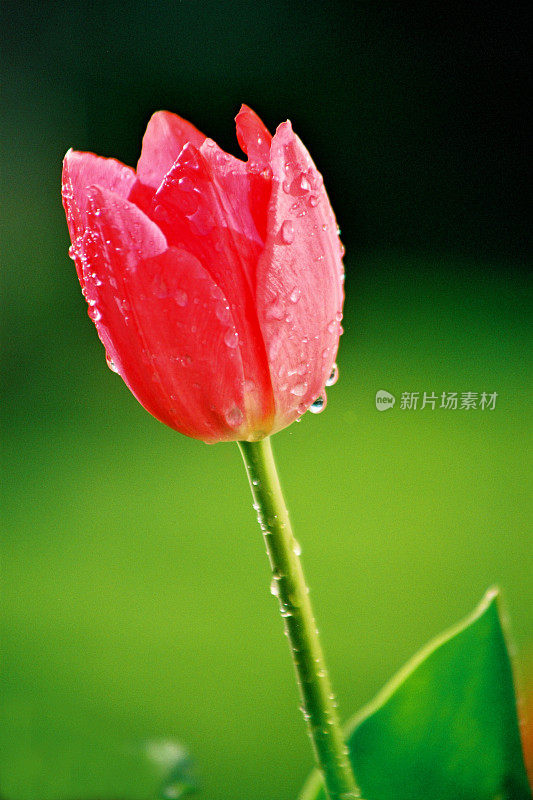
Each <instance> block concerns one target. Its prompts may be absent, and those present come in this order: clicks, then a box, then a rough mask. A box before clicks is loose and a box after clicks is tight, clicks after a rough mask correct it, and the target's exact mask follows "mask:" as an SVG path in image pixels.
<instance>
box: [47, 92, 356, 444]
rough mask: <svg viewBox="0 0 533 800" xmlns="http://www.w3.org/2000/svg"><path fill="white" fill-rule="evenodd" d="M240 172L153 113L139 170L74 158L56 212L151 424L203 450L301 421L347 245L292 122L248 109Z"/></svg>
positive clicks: (240, 129) (321, 363)
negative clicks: (197, 442) (61, 211)
mask: <svg viewBox="0 0 533 800" xmlns="http://www.w3.org/2000/svg"><path fill="white" fill-rule="evenodd" d="M236 122H237V137H238V140H239V144H240V146H241V148H242V149H243V151H244V152H245V153H246V155H247V157H248V160H247V161H241V160H239V159H237V158H234V157H233V156H231V155H228V154H227V153H225V152H224V151H223V150H221V149H220V148H219V147H218V146H217V145H216V144H215V142H214V141H212V140H211V139H207V138H205V136H203V134H201V133H200V132H199V131H198V130H197V129H196V128H194V127H193V126H192V125H191V124H190V123H188V122H186V121H185V120H183V119H181V118H180V117H178V116H176V115H175V114H171V113H169V112H166V111H159V112H157V113H156V114H154V115H153V117H152V118H151V120H150V122H149V123H148V127H147V130H146V133H145V135H144V139H143V144H142V152H141V157H140V159H139V162H138V164H137V170H136V171H134V170H133V169H131V168H129V167H127V166H125V165H123V164H121V163H119V162H118V161H115V160H114V159H104V158H100V157H98V156H96V155H94V154H92V153H80V152H75V151H72V150H70V151H69V152H68V153H67V155H66V157H65V161H64V167H63V191H62V193H63V204H64V207H65V211H66V215H67V222H68V227H69V232H70V236H71V240H72V247H71V251H70V252H71V255H72V257H73V258H74V261H75V264H76V269H77V272H78V277H79V280H80V283H81V286H82V291H83V294H84V296H85V298H86V300H87V303H88V305H89V315H90V317H91V319H92V320H93V321H94V323H95V325H96V328H97V330H98V335H99V336H100V339H101V340H102V342H103V344H104V346H105V349H106V351H107V359H108V364H109V366H110V367H111V369H113V370H115V371H116V372H118V373H119V374H120V375H121V376H122V378H123V379H124V381H125V383H126V384H127V385H128V387H129V388H130V390H131V391H132V393H133V394H134V395H135V397H136V398H137V399H138V400H139V402H140V403H141V404H142V405H143V406H144V407H145V408H146V409H147V411H149V412H150V413H151V414H153V415H154V416H155V417H157V419H159V420H161V421H162V422H164V423H165V424H167V425H169V426H170V427H171V428H174V429H175V430H177V431H180V432H181V433H184V434H186V435H187V436H192V437H194V438H197V439H202V440H204V441H206V442H217V441H224V440H243V439H246V440H255V439H260V438H262V437H264V436H267V435H269V434H271V433H274V432H275V431H278V430H280V429H282V428H284V427H286V426H287V425H289V424H290V423H291V422H293V421H294V420H295V419H297V418H298V417H299V416H301V414H303V413H304V412H305V411H306V410H307V409H308V408H309V407H310V406H311V405H312V404H313V403H315V401H316V400H317V398H318V397H322V398H325V393H324V386H325V384H326V382H327V381H328V379H329V378H330V375H331V373H332V368H333V364H334V361H335V355H336V352H337V347H338V341H339V335H340V332H341V328H340V321H341V319H342V303H343V286H342V276H343V268H342V245H341V243H340V240H339V237H338V233H337V225H336V221H335V217H334V215H333V211H332V209H331V206H330V203H329V200H328V196H327V194H326V191H325V189H324V185H323V181H322V176H321V175H320V173H319V172H318V171H317V169H316V167H315V165H314V164H313V161H312V160H311V158H310V156H309V154H308V152H307V150H306V149H305V147H304V146H303V145H302V143H301V141H300V139H299V138H298V137H297V136H296V135H295V134H294V133H293V131H292V128H291V124H290V122H284V123H283V124H281V125H280V126H279V127H278V129H277V131H276V134H275V135H274V137H272V136H271V135H270V133H269V132H268V131H267V129H266V128H265V126H264V125H263V123H262V122H261V120H260V119H259V118H258V117H257V115H256V114H254V112H253V111H251V110H250V109H249V108H247V107H246V106H243V107H242V108H241V110H240V112H239V114H238V115H237V118H236Z"/></svg>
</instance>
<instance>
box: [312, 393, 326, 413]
mask: <svg viewBox="0 0 533 800" xmlns="http://www.w3.org/2000/svg"><path fill="white" fill-rule="evenodd" d="M326 402H327V401H326V396H325V395H323V396H320V397H317V399H316V400H315V402H314V403H311V405H310V406H309V411H310V412H311V414H320V412H321V411H324V409H325V407H326Z"/></svg>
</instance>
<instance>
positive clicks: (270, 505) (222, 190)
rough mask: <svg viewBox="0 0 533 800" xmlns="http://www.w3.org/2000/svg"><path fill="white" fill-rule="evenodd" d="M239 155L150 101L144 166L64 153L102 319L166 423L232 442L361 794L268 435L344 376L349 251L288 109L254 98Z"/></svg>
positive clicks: (319, 704) (78, 249)
mask: <svg viewBox="0 0 533 800" xmlns="http://www.w3.org/2000/svg"><path fill="white" fill-rule="evenodd" d="M236 122H237V138H238V141H239V144H240V146H241V148H242V150H243V151H244V153H245V154H246V156H247V160H246V161H241V160H239V159H237V158H234V157H233V156H231V155H229V154H228V153H225V152H224V151H223V150H221V149H220V148H219V147H218V146H217V145H216V144H215V142H214V141H213V140H212V139H207V138H206V137H205V136H204V135H203V134H201V133H200V132H199V131H198V130H197V129H196V128H195V127H193V126H192V125H191V124H190V123H188V122H186V121H185V120H183V119H181V118H180V117H178V116H176V115H175V114H170V113H168V112H166V111H159V112H157V113H156V114H154V115H153V117H152V118H151V120H150V122H149V123H148V128H147V130H146V133H145V135H144V139H143V144H142V151H141V157H140V159H139V162H138V164H137V170H136V171H134V170H133V169H131V168H130V167H126V166H125V165H124V164H121V163H119V162H118V161H115V160H113V159H105V158H100V157H98V156H95V155H93V154H92V153H79V152H74V151H72V150H71V151H69V152H68V153H67V155H66V157H65V161H64V168H63V192H62V194H63V204H64V207H65V211H66V215H67V222H68V227H69V232H70V237H71V240H72V247H71V250H70V252H71V255H72V257H73V259H74V261H75V264H76V269H77V272H78V277H79V280H80V283H81V286H82V291H83V294H84V296H85V298H86V300H87V303H88V305H89V316H90V317H91V319H92V320H93V321H94V323H95V325H96V328H97V331H98V335H99V336H100V339H101V340H102V342H103V344H104V347H105V349H106V352H107V360H108V364H109V366H110V367H111V369H113V370H115V371H116V372H118V373H119V374H120V375H121V376H122V378H123V379H124V381H125V383H126V384H127V385H128V387H129V388H130V389H131V391H132V392H133V394H134V395H135V397H136V398H137V399H138V400H139V402H140V403H141V404H142V405H143V406H144V407H145V408H146V409H147V411H149V412H150V413H151V414H153V415H154V416H155V417H157V419H159V420H161V421H162V422H164V423H166V424H167V425H169V426H170V427H171V428H174V429H175V430H177V431H180V432H181V433H184V434H186V435H187V436H192V437H194V438H197V439H202V440H204V441H205V442H219V441H228V440H236V441H237V442H238V444H239V447H240V449H241V453H242V456H243V459H244V463H245V466H246V470H247V474H248V478H249V482H250V486H251V490H252V494H253V497H254V508H255V509H256V511H257V512H258V519H259V521H260V523H261V528H262V530H263V533H264V534H265V543H266V547H267V551H268V554H269V558H270V564H271V568H272V580H273V582H272V592H273V594H275V595H276V596H277V598H278V601H279V606H280V611H281V614H282V616H283V619H284V623H285V630H286V633H287V636H288V639H289V643H290V646H291V651H292V654H293V657H294V662H295V667H296V671H297V674H298V678H299V686H300V693H301V699H302V710H303V712H304V717H305V719H306V721H307V725H308V729H309V733H310V736H311V737H312V739H313V743H314V751H315V754H316V761H317V765H318V767H319V768H320V769H321V771H322V774H323V776H324V782H325V787H326V791H327V795H328V798H329V800H341V798H342V800H350V799H351V798H356V797H359V795H358V794H357V789H356V783H355V778H354V776H353V772H352V768H351V765H350V762H349V759H348V755H347V750H346V747H345V744H344V738H343V733H342V730H341V727H340V722H339V718H338V713H337V709H336V703H335V698H334V695H333V693H332V688H331V684H330V681H329V676H328V672H327V669H326V665H325V662H324V656H323V653H322V648H321V644H320V640H319V636H318V630H317V626H316V622H315V619H314V616H313V611H312V608H311V603H310V599H309V594H308V590H307V586H306V584H305V580H304V576H303V572H302V569H301V566H300V561H299V548H298V545H297V543H296V540H295V539H294V535H293V533H292V528H291V525H290V522H289V518H288V515H287V509H286V506H285V502H284V499H283V495H282V493H281V488H280V485H279V480H278V476H277V472H276V467H275V464H274V460H273V456H272V449H271V444H270V434H272V433H275V432H276V431H279V430H281V429H282V428H285V427H286V426H287V425H289V424H290V423H291V422H293V421H294V420H296V419H298V418H299V417H300V416H301V415H302V414H303V413H304V412H305V411H306V410H307V409H308V408H310V407H313V408H314V410H320V409H321V408H323V407H324V405H325V391H324V386H325V385H330V384H331V383H334V382H335V379H336V367H335V363H334V362H335V356H336V353H337V348H338V344H339V336H340V333H341V327H340V322H341V319H342V304H343V299H344V292H343V274H344V272H343V267H342V255H343V248H342V245H341V243H340V240H339V234H338V229H337V223H336V221H335V217H334V214H333V211H332V210H331V206H330V203H329V200H328V196H327V194H326V190H325V189H324V184H323V180H322V176H321V175H320V173H319V172H318V170H317V169H316V167H315V165H314V164H313V161H312V160H311V157H310V155H309V153H308V152H307V150H306V149H305V147H304V146H303V144H302V143H301V141H300V140H299V139H298V137H297V136H296V135H295V134H294V133H293V131H292V128H291V124H290V122H284V123H283V124H281V125H280V126H279V127H278V129H277V131H276V133H275V135H274V136H271V135H270V133H269V132H268V130H267V129H266V128H265V126H264V125H263V123H262V122H261V120H260V119H259V117H258V116H257V115H256V114H255V113H254V112H253V111H251V109H249V108H247V107H246V106H242V108H241V110H240V111H239V113H238V115H237V118H236Z"/></svg>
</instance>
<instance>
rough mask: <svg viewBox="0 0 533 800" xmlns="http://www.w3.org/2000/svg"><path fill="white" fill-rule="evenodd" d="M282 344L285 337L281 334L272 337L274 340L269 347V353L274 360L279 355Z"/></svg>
mask: <svg viewBox="0 0 533 800" xmlns="http://www.w3.org/2000/svg"><path fill="white" fill-rule="evenodd" d="M282 344H283V339H282V338H281V336H278V337H277V338H275V339H272V341H271V342H270V345H269V347H268V355H269V357H270V359H271V360H272V361H274V360H275V359H276V358H277V357H278V355H279V351H280V350H281V345H282Z"/></svg>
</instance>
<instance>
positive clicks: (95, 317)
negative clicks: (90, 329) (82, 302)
mask: <svg viewBox="0 0 533 800" xmlns="http://www.w3.org/2000/svg"><path fill="white" fill-rule="evenodd" d="M94 302H95V301H94V300H93V301H92V303H91V304H90V305H89V310H88V314H89V316H90V318H91V319H92V321H93V322H100V320H101V319H102V314H101V313H100V311H98V309H97V308H96V306H94V305H93V303H94Z"/></svg>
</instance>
